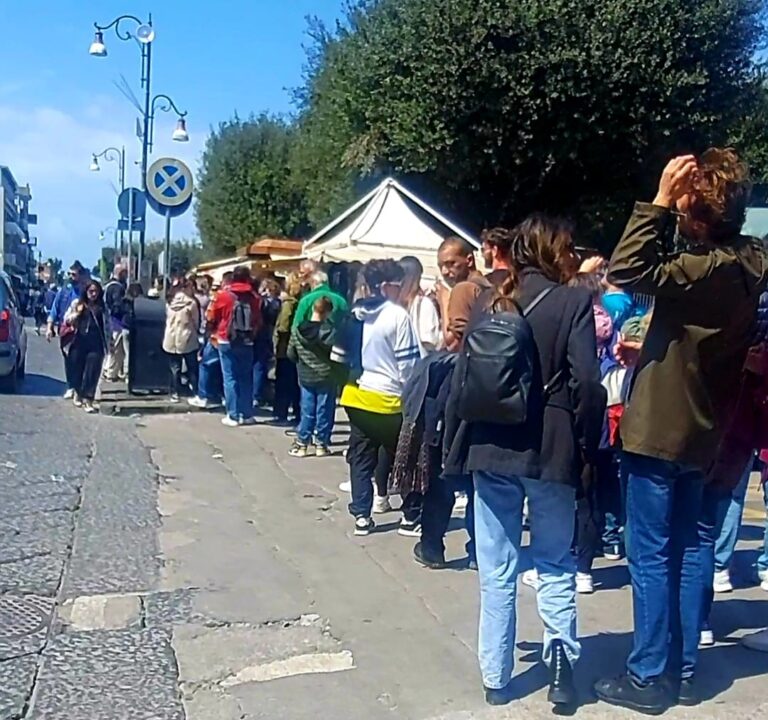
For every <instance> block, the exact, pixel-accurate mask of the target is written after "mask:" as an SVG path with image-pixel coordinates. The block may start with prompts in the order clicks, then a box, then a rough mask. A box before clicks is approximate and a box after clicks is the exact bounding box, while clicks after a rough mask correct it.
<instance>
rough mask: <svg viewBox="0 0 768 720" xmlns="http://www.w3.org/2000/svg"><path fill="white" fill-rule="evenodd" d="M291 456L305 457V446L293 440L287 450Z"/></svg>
mask: <svg viewBox="0 0 768 720" xmlns="http://www.w3.org/2000/svg"><path fill="white" fill-rule="evenodd" d="M288 454H289V455H290V456H291V457H295V458H305V457H307V446H306V445H302V444H301V443H300V442H295V443H293V445H291V449H290V450H289V451H288Z"/></svg>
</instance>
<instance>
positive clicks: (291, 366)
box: [272, 273, 302, 425]
mask: <svg viewBox="0 0 768 720" xmlns="http://www.w3.org/2000/svg"><path fill="white" fill-rule="evenodd" d="M301 291H302V282H301V277H300V276H299V275H298V274H296V273H291V274H290V275H289V276H288V277H287V278H286V281H285V292H284V293H283V296H282V298H281V300H282V304H281V305H280V314H279V315H278V316H277V322H276V323H275V332H274V335H273V338H272V340H273V343H274V346H275V418H274V420H273V422H274V424H276V425H287V424H288V411H289V410H291V409H292V410H293V415H294V423H293V424H295V425H298V422H299V420H300V419H301V410H300V401H299V379H298V375H297V373H296V363H295V362H293V361H292V360H291V359H290V358H289V357H288V344H289V342H290V340H291V326H292V324H293V318H294V316H295V315H296V308H297V307H298V304H299V297H300V296H301Z"/></svg>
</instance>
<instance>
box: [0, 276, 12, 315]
mask: <svg viewBox="0 0 768 720" xmlns="http://www.w3.org/2000/svg"><path fill="white" fill-rule="evenodd" d="M9 298H10V289H9V287H8V285H7V284H6V282H5V278H3V277H0V308H4V307H8V305H9Z"/></svg>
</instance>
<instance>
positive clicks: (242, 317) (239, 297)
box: [227, 292, 254, 345]
mask: <svg viewBox="0 0 768 720" xmlns="http://www.w3.org/2000/svg"><path fill="white" fill-rule="evenodd" d="M230 295H232V297H233V299H234V305H233V307H232V315H231V316H230V318H229V326H228V327H227V337H228V338H229V342H231V343H232V344H233V345H246V344H247V345H252V344H253V335H254V333H253V318H252V311H251V300H250V297H249V294H248V293H240V294H238V293H233V292H230Z"/></svg>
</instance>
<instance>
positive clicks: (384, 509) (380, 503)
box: [373, 495, 392, 515]
mask: <svg viewBox="0 0 768 720" xmlns="http://www.w3.org/2000/svg"><path fill="white" fill-rule="evenodd" d="M373 512H374V514H376V515H383V514H384V513H388V512H392V505H390V503H389V498H388V497H387V496H386V495H385V496H384V497H379V496H378V495H376V496H375V497H374V498H373Z"/></svg>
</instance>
